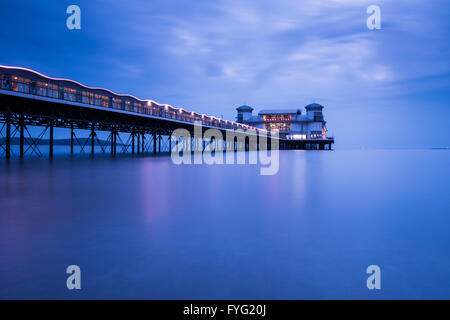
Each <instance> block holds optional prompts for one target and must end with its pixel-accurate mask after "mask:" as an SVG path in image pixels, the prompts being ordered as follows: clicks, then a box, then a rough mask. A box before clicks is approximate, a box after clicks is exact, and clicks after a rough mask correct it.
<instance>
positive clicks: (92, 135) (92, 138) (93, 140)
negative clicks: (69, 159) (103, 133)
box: [91, 125, 95, 155]
mask: <svg viewBox="0 0 450 320" xmlns="http://www.w3.org/2000/svg"><path fill="white" fill-rule="evenodd" d="M94 148H95V129H94V125H92V129H91V154H92V155H94V154H95V151H94Z"/></svg>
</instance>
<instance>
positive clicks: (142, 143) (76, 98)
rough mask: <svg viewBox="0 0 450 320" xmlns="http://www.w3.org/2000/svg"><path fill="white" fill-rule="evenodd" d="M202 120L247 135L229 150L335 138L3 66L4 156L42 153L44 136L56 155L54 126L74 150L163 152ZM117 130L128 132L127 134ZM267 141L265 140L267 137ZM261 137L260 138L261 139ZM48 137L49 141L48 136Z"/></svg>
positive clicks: (200, 144)
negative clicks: (301, 136)
mask: <svg viewBox="0 0 450 320" xmlns="http://www.w3.org/2000/svg"><path fill="white" fill-rule="evenodd" d="M199 124H201V128H202V131H206V130H208V129H217V130H219V131H220V132H221V133H222V134H223V136H225V135H226V133H227V132H229V131H232V132H234V133H236V132H237V131H238V132H239V134H241V135H243V136H244V139H243V140H241V139H235V141H234V143H231V144H230V143H225V142H224V148H225V149H226V150H229V149H231V150H234V151H248V150H249V143H248V141H249V139H250V137H251V136H256V137H257V139H259V138H258V137H260V136H264V137H267V145H268V146H260V144H259V142H258V144H257V146H258V149H259V148H260V147H264V148H266V147H267V148H268V149H270V147H269V146H270V142H271V139H278V145H279V148H280V150H295V149H298V150H305V149H311V150H331V149H332V144H333V143H334V139H333V138H327V139H309V140H292V139H283V138H277V137H275V135H274V134H273V132H271V131H269V130H264V129H258V128H255V127H252V126H250V125H246V124H242V123H237V122H233V121H229V120H224V119H221V118H217V117H214V116H208V115H205V114H200V113H197V112H194V111H188V110H184V109H182V108H175V107H172V106H170V105H167V104H159V103H157V102H155V101H152V100H142V99H138V98H136V97H134V96H131V95H123V94H117V93H114V92H112V91H110V90H107V89H104V88H93V87H88V86H85V85H82V84H80V83H78V82H76V81H73V80H69V79H59V78H51V77H48V76H45V75H43V74H41V73H38V72H36V71H33V70H30V69H25V68H19V67H8V66H0V129H1V130H0V155H1V156H2V157H4V158H6V159H10V158H11V157H13V156H14V157H15V156H17V157H18V158H23V157H24V156H25V155H28V154H33V155H35V156H42V152H41V151H40V148H42V147H43V145H42V143H41V141H42V140H43V139H44V137H47V139H46V140H48V155H49V157H50V158H51V157H53V155H54V145H55V136H54V129H55V128H65V129H68V135H69V137H68V138H69V139H70V153H71V154H73V153H74V152H75V147H76V146H78V147H80V149H81V151H85V150H89V151H90V153H91V154H92V155H94V154H95V150H96V146H97V149H98V147H99V148H100V150H101V151H100V152H101V153H110V154H111V155H116V154H118V153H128V154H136V155H140V154H148V153H152V154H159V153H163V152H169V151H170V150H171V149H172V144H173V143H177V145H178V140H176V141H175V140H174V139H175V138H176V137H173V136H172V133H173V132H174V131H175V130H176V129H180V128H181V129H186V130H187V131H189V132H190V133H192V135H193V133H194V130H195V127H198V126H199ZM30 126H33V127H37V128H39V129H40V133H39V134H37V135H36V133H35V134H32V133H31V132H30V130H29V127H30ZM77 130H88V131H89V136H88V139H84V140H83V141H84V142H83V143H80V139H78V136H77ZM99 132H106V133H107V139H106V140H105V139H103V140H101V139H99V137H98V133H99ZM119 133H125V134H126V137H127V138H126V139H123V138H122V136H121V135H120V134H119ZM17 138H18V140H19V152H18V154H17V155H16V154H14V152H12V148H11V144H12V141H13V140H14V141H16V140H17ZM265 140H266V139H265ZM258 141H259V140H258ZM46 142H47V141H46ZM183 143H185V144H186V143H188V144H189V148H194V149H195V150H204V149H205V148H207V147H208V146H209V145H211V144H212V143H218V142H217V141H212V140H211V139H209V140H203V141H189V142H186V141H183Z"/></svg>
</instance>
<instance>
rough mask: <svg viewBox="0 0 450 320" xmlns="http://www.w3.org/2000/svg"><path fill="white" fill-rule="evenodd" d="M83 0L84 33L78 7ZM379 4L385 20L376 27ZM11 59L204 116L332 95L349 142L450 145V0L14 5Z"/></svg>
mask: <svg viewBox="0 0 450 320" xmlns="http://www.w3.org/2000/svg"><path fill="white" fill-rule="evenodd" d="M71 4H76V5H78V6H80V8H81V16H82V22H81V27H82V29H81V30H76V31H71V30H68V29H67V28H66V18H67V16H68V15H67V14H66V8H67V7H68V6H69V5H71ZM371 4H377V5H379V6H380V8H381V19H382V30H375V31H370V30H368V29H367V27H366V19H367V17H368V14H367V13H366V9H367V7H368V6H369V5H371ZM0 8H1V9H0V44H1V46H0V48H1V50H0V64H6V65H18V66H24V67H29V68H32V69H36V70H38V71H40V72H42V73H45V74H47V75H49V76H57V77H68V78H72V79H74V80H77V81H79V82H82V83H84V84H87V85H93V86H103V87H107V88H109V89H111V90H113V91H117V92H121V93H130V94H133V95H136V96H137V97H140V98H145V99H153V100H156V101H158V102H161V103H168V104H171V105H174V106H178V107H184V108H186V109H189V110H195V111H197V112H202V113H208V114H212V115H215V116H221V115H223V117H225V118H227V119H234V118H235V116H236V114H235V113H236V111H235V108H236V107H238V106H239V105H242V104H249V105H251V106H253V107H254V108H255V109H256V110H260V109H265V108H271V109H273V108H299V107H301V108H302V107H304V106H305V105H306V104H308V103H310V102H312V101H313V100H315V101H316V102H319V103H322V104H323V105H324V106H325V107H326V109H325V116H326V120H327V121H328V128H329V131H330V134H333V135H334V136H335V137H336V140H337V141H336V142H337V143H336V147H351V148H353V147H357V148H358V147H368V148H370V147H375V148H383V147H388V148H395V147H401V148H411V147H412V148H421V147H434V146H450V126H449V124H448V121H449V120H450V109H449V102H450V92H449V87H450V63H449V49H450V41H449V40H450V35H449V30H450V28H449V26H450V22H449V19H448V12H449V9H450V2H449V1H448V0H433V1H424V0H395V1H394V0H392V1H376V0H369V1H367V0H321V1H318V0H295V1H293V0H289V1H287V0H271V1H265V0H258V1H255V0H222V1H215V0H207V1H206V0H205V1H204V0H195V1H180V0H152V1H138V0H127V1H105V0H96V1H92V0H90V1H81V0H72V1H65V0H55V1H12V0H3V1H2V2H1V4H0Z"/></svg>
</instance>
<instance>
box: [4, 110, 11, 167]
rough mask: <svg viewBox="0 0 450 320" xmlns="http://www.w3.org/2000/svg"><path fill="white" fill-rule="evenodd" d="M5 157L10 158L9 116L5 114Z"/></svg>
mask: <svg viewBox="0 0 450 320" xmlns="http://www.w3.org/2000/svg"><path fill="white" fill-rule="evenodd" d="M5 143H6V150H5V151H6V155H5V156H6V159H9V158H11V116H10V115H9V114H8V115H7V116H6V141H5Z"/></svg>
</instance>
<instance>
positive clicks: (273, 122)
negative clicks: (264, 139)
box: [236, 103, 331, 140]
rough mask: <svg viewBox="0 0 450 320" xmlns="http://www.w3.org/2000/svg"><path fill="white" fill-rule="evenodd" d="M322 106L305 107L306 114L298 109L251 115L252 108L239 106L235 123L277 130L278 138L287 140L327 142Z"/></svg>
mask: <svg viewBox="0 0 450 320" xmlns="http://www.w3.org/2000/svg"><path fill="white" fill-rule="evenodd" d="M323 108H324V107H323V106H322V105H320V104H317V103H312V104H309V105H307V106H306V107H305V109H306V113H305V114H302V111H301V110H300V109H296V110H295V109H288V110H282V109H280V110H261V111H260V112H259V113H258V114H257V115H253V114H252V112H253V108H252V107H250V106H245V105H244V106H240V107H239V108H237V109H236V110H237V112H238V114H237V122H239V123H245V124H248V125H251V126H253V127H256V128H260V129H266V130H278V132H279V134H280V138H283V139H289V140H328V139H331V138H327V127H326V121H325V120H324V117H323Z"/></svg>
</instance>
